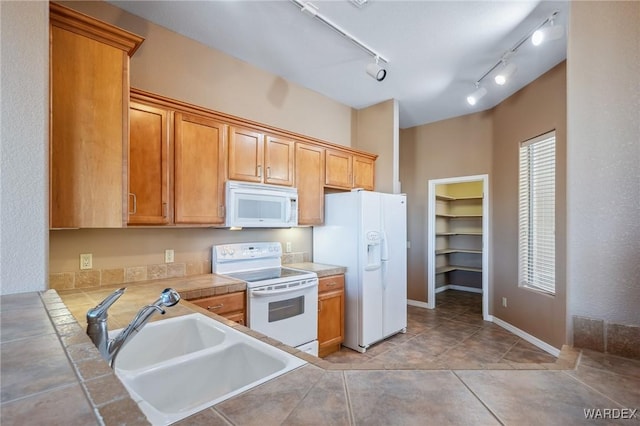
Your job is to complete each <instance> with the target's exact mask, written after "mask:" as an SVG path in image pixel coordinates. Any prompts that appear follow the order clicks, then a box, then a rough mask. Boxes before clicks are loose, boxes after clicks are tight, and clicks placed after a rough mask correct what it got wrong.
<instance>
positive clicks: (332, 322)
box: [318, 274, 344, 358]
mask: <svg viewBox="0 0 640 426" xmlns="http://www.w3.org/2000/svg"><path fill="white" fill-rule="evenodd" d="M343 341H344V274H340V275H331V276H328V277H322V278H320V279H319V280H318V347H319V348H318V356H319V357H321V358H322V357H325V356H327V355H329V354H331V353H333V352H336V351H339V350H340V344H341V343H342V342H343Z"/></svg>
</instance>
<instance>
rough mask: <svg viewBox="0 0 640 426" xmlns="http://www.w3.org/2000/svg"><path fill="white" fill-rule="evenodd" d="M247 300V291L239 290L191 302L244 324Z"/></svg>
mask: <svg viewBox="0 0 640 426" xmlns="http://www.w3.org/2000/svg"><path fill="white" fill-rule="evenodd" d="M246 301H247V297H246V292H244V291H239V292H235V293H229V294H221V295H218V296H212V297H206V298H204V299H196V300H190V301H189V302H191V303H193V304H194V305H197V306H200V307H201V308H204V309H206V310H208V311H209V312H213V313H216V314H218V315H222V316H223V317H225V318H227V319H230V320H231V321H235V322H237V323H239V324H243V325H244V323H245V320H244V318H245V312H246Z"/></svg>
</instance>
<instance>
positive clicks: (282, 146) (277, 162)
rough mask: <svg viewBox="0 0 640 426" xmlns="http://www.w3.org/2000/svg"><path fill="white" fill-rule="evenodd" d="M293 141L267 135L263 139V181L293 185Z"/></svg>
mask: <svg viewBox="0 0 640 426" xmlns="http://www.w3.org/2000/svg"><path fill="white" fill-rule="evenodd" d="M293 157H294V142H293V141H292V140H290V139H283V138H278V137H275V136H267V137H266V138H265V141H264V165H265V167H266V170H265V171H264V183H271V184H275V185H287V186H292V185H293Z"/></svg>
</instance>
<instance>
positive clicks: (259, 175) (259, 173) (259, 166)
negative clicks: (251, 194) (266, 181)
mask: <svg viewBox="0 0 640 426" xmlns="http://www.w3.org/2000/svg"><path fill="white" fill-rule="evenodd" d="M257 170H258V177H262V165H260V164H258V167H257Z"/></svg>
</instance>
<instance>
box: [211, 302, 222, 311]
mask: <svg viewBox="0 0 640 426" xmlns="http://www.w3.org/2000/svg"><path fill="white" fill-rule="evenodd" d="M223 306H224V303H221V304H219V305H215V306H207V311H215V310H217V309H220V308H222V307H223Z"/></svg>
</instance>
